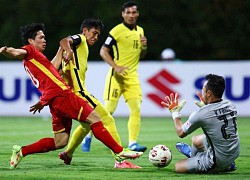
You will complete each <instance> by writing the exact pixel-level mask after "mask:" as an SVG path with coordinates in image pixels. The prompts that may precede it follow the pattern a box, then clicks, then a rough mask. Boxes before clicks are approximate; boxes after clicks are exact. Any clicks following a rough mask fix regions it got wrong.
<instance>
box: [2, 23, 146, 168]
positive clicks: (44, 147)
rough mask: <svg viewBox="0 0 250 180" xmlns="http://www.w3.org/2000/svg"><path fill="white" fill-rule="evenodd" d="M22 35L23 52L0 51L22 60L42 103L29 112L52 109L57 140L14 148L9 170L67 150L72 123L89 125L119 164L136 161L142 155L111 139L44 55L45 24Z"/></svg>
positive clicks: (41, 141)
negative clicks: (31, 158) (41, 155)
mask: <svg viewBox="0 0 250 180" xmlns="http://www.w3.org/2000/svg"><path fill="white" fill-rule="evenodd" d="M20 31H21V35H22V41H23V43H24V45H25V46H23V47H21V48H20V49H15V48H12V47H6V46H4V47H1V48H0V53H1V54H3V55H4V56H6V57H8V58H16V59H23V64H24V69H25V70H26V72H27V73H28V75H29V76H30V78H31V80H32V82H33V83H34V85H35V86H36V87H37V88H38V90H39V91H40V92H41V94H42V95H41V97H40V101H39V102H38V103H36V104H35V105H33V106H31V107H30V112H33V114H35V113H36V112H39V113H40V111H41V110H42V109H43V107H44V106H49V108H50V112H51V114H52V126H53V131H54V138H43V139H40V140H39V141H37V142H35V143H33V144H30V145H26V146H22V147H21V146H18V145H15V146H13V153H12V157H11V160H10V168H11V169H14V168H15V167H16V166H17V165H18V163H19V162H20V161H21V159H22V158H23V157H25V156H27V155H29V154H34V153H45V152H49V151H53V150H56V149H61V148H63V147H65V146H66V145H67V143H68V140H69V135H70V130H71V126H72V119H76V120H77V121H79V122H80V123H83V122H84V123H89V124H90V127H91V130H92V132H93V134H94V135H95V137H96V138H97V139H98V140H100V141H101V142H103V143H104V144H105V145H106V146H107V147H109V148H110V149H111V150H112V151H113V152H114V153H115V155H116V160H117V161H123V160H124V159H135V158H138V157H139V156H140V155H142V154H143V153H141V152H135V151H131V150H127V149H124V148H123V147H122V146H120V145H119V144H118V143H117V142H116V141H115V140H114V139H113V138H112V136H111V135H110V133H109V132H108V131H107V129H106V128H104V126H103V124H102V122H101V121H100V117H99V115H98V114H97V112H96V111H95V110H93V108H92V107H91V106H90V105H89V104H88V102H86V101H84V100H83V99H81V98H80V97H78V96H77V95H75V94H74V93H73V92H72V91H71V90H70V87H69V86H68V85H67V84H66V83H65V81H64V80H63V79H62V78H61V77H60V75H59V73H58V71H57V70H56V69H55V68H54V66H53V65H52V64H51V62H50V61H49V60H48V59H47V57H46V56H45V55H44V54H43V53H42V51H44V50H45V48H46V40H45V35H44V31H45V26H44V24H42V23H34V24H30V25H26V26H23V27H21V28H20ZM67 53H70V52H66V54H67ZM68 60H69V61H70V60H71V59H68ZM67 63H68V62H67Z"/></svg>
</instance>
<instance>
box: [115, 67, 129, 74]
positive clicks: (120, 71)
mask: <svg viewBox="0 0 250 180" xmlns="http://www.w3.org/2000/svg"><path fill="white" fill-rule="evenodd" d="M114 69H115V71H116V72H117V73H118V74H119V75H120V76H126V75H127V74H128V73H127V71H126V70H127V69H129V67H127V66H116V67H115V68H114Z"/></svg>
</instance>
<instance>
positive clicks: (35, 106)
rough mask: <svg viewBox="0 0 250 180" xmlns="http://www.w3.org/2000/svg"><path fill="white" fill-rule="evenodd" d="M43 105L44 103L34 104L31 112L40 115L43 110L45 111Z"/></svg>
mask: <svg viewBox="0 0 250 180" xmlns="http://www.w3.org/2000/svg"><path fill="white" fill-rule="evenodd" d="M43 107H44V106H43V105H42V103H41V102H40V101H39V102H37V103H36V104H34V105H33V106H31V107H30V112H33V114H35V113H36V112H37V111H38V112H39V113H40V112H41V110H42V109H43Z"/></svg>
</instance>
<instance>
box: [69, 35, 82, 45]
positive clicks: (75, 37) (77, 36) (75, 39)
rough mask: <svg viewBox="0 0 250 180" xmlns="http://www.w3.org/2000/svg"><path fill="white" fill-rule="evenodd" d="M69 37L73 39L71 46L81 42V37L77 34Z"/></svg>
mask: <svg viewBox="0 0 250 180" xmlns="http://www.w3.org/2000/svg"><path fill="white" fill-rule="evenodd" d="M71 39H72V40H73V46H78V45H79V44H80V43H81V42H82V38H81V37H80V35H79V34H76V35H73V36H71Z"/></svg>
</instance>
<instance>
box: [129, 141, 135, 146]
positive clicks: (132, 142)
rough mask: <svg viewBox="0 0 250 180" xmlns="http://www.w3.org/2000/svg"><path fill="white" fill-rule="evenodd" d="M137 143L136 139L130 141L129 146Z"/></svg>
mask: <svg viewBox="0 0 250 180" xmlns="http://www.w3.org/2000/svg"><path fill="white" fill-rule="evenodd" d="M134 143H136V141H129V144H128V146H131V145H132V144H134Z"/></svg>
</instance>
